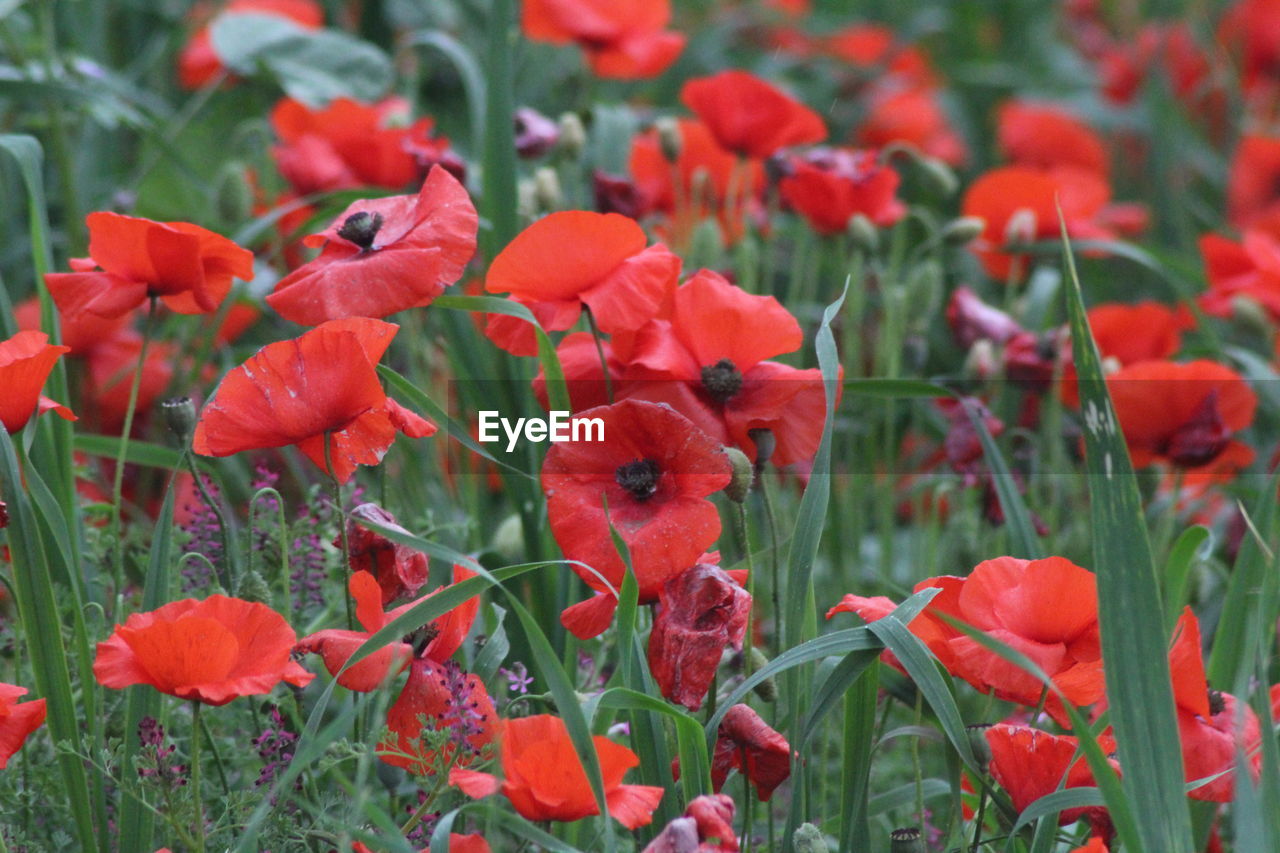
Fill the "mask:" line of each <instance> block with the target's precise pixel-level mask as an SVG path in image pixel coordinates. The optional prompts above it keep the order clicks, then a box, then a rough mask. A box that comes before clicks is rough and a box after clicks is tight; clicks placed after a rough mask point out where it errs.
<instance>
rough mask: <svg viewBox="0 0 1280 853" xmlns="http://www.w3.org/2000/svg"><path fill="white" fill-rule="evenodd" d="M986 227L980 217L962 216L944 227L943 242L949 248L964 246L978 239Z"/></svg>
mask: <svg viewBox="0 0 1280 853" xmlns="http://www.w3.org/2000/svg"><path fill="white" fill-rule="evenodd" d="M986 227H987V224H986V222H985V221H983V219H982V217H980V216H961V217H959V218H958V219H953V220H951V221H950V222H948V223H947V224H946V225H944V226H942V235H941V236H942V242H944V243H946V244H947V245H948V246H964V245H966V244H968V243H972V242H973V241H974V240H976V239H978V237H980V236H981V235H982V231H983V229H984V228H986Z"/></svg>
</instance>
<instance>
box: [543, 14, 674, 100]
mask: <svg viewBox="0 0 1280 853" xmlns="http://www.w3.org/2000/svg"><path fill="white" fill-rule="evenodd" d="M670 22H671V2H670V0H525V3H524V4H523V13H522V17H521V24H522V26H523V28H524V34H525V35H526V36H527V37H528V38H530V39H532V40H533V41H545V42H550V43H552V44H569V43H570V42H576V43H577V44H578V45H580V46H581V47H582V49H583V50H584V51H585V52H586V55H587V64H588V65H589V66H590V67H591V71H592V73H594V74H596V75H597V76H599V77H612V78H618V79H623V80H634V79H639V78H644V77H654V76H656V75H658V74H661V73H662V72H663V71H665V70H666V69H667V67H668V66H670V65H671V63H673V62H675V61H676V58H677V57H678V56H679V55H680V52H681V51H683V50H684V44H685V37H684V35H683V34H682V33H678V32H671V31H669V30H667V29H666V27H667V25H668V24H669V23H670Z"/></svg>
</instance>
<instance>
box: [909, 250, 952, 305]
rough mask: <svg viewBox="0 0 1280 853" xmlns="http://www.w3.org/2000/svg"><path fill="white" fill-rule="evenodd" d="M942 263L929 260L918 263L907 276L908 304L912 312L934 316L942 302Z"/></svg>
mask: <svg viewBox="0 0 1280 853" xmlns="http://www.w3.org/2000/svg"><path fill="white" fill-rule="evenodd" d="M942 279H943V272H942V264H940V263H938V262H937V261H935V260H927V261H924V262H923V263H920V264H917V265H916V266H915V268H913V269H912V270H911V274H910V276H909V277H908V278H907V304H908V306H909V307H910V309H911V313H912V314H914V315H916V316H918V317H921V318H925V317H933V316H934V315H935V314H937V313H938V308H939V307H940V306H941V304H942Z"/></svg>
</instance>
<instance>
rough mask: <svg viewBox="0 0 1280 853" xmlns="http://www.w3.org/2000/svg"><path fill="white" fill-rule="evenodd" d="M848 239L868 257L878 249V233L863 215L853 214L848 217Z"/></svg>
mask: <svg viewBox="0 0 1280 853" xmlns="http://www.w3.org/2000/svg"><path fill="white" fill-rule="evenodd" d="M847 227H848V229H849V237H850V238H851V239H852V240H853V245H854V246H856V247H857V248H858V249H861V250H862V251H863V252H865V253H866V254H868V255H871V254H874V253H875V251H876V250H877V249H879V248H880V232H879V231H877V230H876V226H875V225H874V224H873V223H872V222H871V220H870V219H868V218H867V217H866V216H865V215H864V214H861V213H855V214H854V215H853V216H851V217H849V225H848V226H847Z"/></svg>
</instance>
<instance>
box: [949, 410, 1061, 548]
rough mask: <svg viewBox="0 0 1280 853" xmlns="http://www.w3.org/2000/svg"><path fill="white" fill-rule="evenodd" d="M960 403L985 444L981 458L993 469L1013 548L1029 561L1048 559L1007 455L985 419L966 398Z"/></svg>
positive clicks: (992, 477) (992, 472)
mask: <svg viewBox="0 0 1280 853" xmlns="http://www.w3.org/2000/svg"><path fill="white" fill-rule="evenodd" d="M960 404H961V405H962V406H964V411H965V414H966V415H968V416H969V422H970V423H972V424H973V428H974V430H975V431H976V432H977V433H978V441H980V442H981V443H982V458H983V459H984V460H986V463H987V465H989V466H990V467H991V481H992V483H994V485H995V487H996V495H997V497H999V499H1000V508H1001V509H1002V510H1004V517H1005V523H1006V524H1007V525H1008V526H1009V534H1010V535H1011V536H1012V537H1013V544H1014V547H1016V548H1017V549H1018V550H1019V551H1020V552H1022V553H1023V554H1025V555H1026V558H1027V559H1031V560H1035V559H1039V558H1041V557H1043V556H1045V553H1044V548H1043V547H1042V546H1041V544H1040V537H1039V536H1037V535H1036V527H1035V524H1033V523H1032V521H1031V511H1030V510H1028V509H1027V504H1026V502H1025V501H1024V500H1023V499H1022V493H1021V492H1020V491H1019V490H1018V483H1017V481H1016V480H1014V478H1013V473H1012V472H1011V471H1010V470H1009V466H1008V465H1006V464H1005V461H1004V454H1002V453H1001V452H1000V448H999V447H997V446H996V441H995V439H994V438H993V437H992V436H991V431H990V430H989V429H987V424H986V422H985V421H984V420H983V419H982V413H981V412H979V411H978V409H977V407H976V406H974V404H973V403H972V402H970V401H969V400H967V399H964V398H961V400H960Z"/></svg>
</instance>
